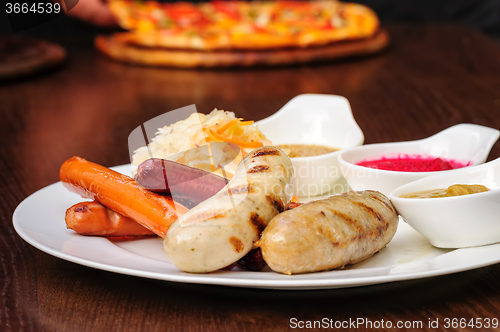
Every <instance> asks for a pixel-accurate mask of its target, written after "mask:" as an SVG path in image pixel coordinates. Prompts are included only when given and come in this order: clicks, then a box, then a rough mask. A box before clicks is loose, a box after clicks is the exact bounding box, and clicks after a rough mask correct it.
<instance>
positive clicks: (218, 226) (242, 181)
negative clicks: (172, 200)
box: [164, 147, 293, 273]
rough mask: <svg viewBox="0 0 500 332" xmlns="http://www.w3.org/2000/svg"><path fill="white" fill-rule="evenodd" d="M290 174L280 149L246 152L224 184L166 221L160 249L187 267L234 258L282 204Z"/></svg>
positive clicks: (288, 194) (204, 268)
mask: <svg viewBox="0 0 500 332" xmlns="http://www.w3.org/2000/svg"><path fill="white" fill-rule="evenodd" d="M292 174H293V169H292V164H291V161H290V158H288V156H287V155H286V154H285V153H283V152H282V151H281V150H279V149H277V148H275V147H262V148H259V149H256V150H254V151H252V152H250V153H249V154H248V155H247V156H246V157H245V159H244V160H243V161H242V162H241V163H240V165H239V166H238V169H237V171H236V174H235V175H234V177H233V178H232V179H231V181H230V182H229V183H228V185H227V186H226V187H224V188H223V189H222V190H221V191H220V192H219V193H217V194H216V195H215V196H213V197H212V198H209V199H208V200H206V201H204V202H202V203H200V204H199V205H198V206H196V207H194V208H193V209H191V210H189V211H188V212H187V213H186V214H184V215H182V216H181V217H179V219H178V220H177V221H176V222H175V223H173V224H172V226H171V227H170V229H169V231H168V233H167V236H166V237H165V240H164V251H165V252H166V253H167V254H168V256H169V257H170V259H171V260H172V262H173V263H174V264H175V265H176V266H177V267H178V268H179V269H181V270H183V271H187V272H196V273H205V272H211V271H215V270H218V269H221V268H224V267H226V266H228V265H231V264H233V263H234V262H237V261H238V260H239V259H240V258H242V257H243V256H245V255H246V254H247V253H248V252H249V251H250V250H251V249H252V248H253V247H254V245H253V242H254V241H256V240H258V239H259V236H260V233H261V232H262V230H263V229H264V228H265V227H266V225H267V223H268V222H269V221H270V220H271V219H272V218H273V217H274V216H275V215H277V214H278V213H280V212H283V211H284V210H285V209H286V208H287V207H288V204H289V203H290V200H291V198H292V193H293V190H292V189H293V188H291V185H290V183H291V182H290V181H291V178H292Z"/></svg>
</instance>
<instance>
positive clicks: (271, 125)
mask: <svg viewBox="0 0 500 332" xmlns="http://www.w3.org/2000/svg"><path fill="white" fill-rule="evenodd" d="M257 126H258V128H259V129H260V131H261V132H262V133H263V134H264V135H266V137H267V138H268V139H269V140H271V141H272V142H273V145H282V144H313V145H323V146H327V147H332V148H336V149H340V150H342V149H347V148H352V147H355V146H359V145H361V144H363V141H364V136H363V132H362V131H361V129H360V128H359V126H358V124H357V123H356V121H355V120H354V117H353V116H352V111H351V107H350V105H349V102H348V101H347V99H346V98H344V97H341V96H333V95H321V94H303V95H299V96H297V97H295V98H293V99H292V100H290V101H289V102H288V103H287V104H286V105H285V106H283V107H282V108H281V109H280V110H279V111H278V112H276V113H275V114H273V115H271V116H270V117H268V118H265V119H263V120H261V121H258V122H257ZM340 150H339V151H335V152H332V153H328V154H324V155H320V156H314V157H302V158H292V164H293V166H294V169H295V180H294V195H295V196H299V197H304V196H315V195H321V194H323V193H326V192H332V191H334V190H335V185H336V184H337V182H338V180H339V179H341V178H342V173H341V171H340V168H339V165H338V156H339V154H340V152H341V151H340ZM338 185H341V184H338ZM342 189H343V190H342ZM346 190H347V188H341V190H335V191H346Z"/></svg>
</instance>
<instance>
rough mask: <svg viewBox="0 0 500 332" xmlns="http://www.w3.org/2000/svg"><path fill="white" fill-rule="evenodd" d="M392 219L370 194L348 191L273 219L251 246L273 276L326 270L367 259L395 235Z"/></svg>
mask: <svg viewBox="0 0 500 332" xmlns="http://www.w3.org/2000/svg"><path fill="white" fill-rule="evenodd" d="M397 225H398V215H397V213H396V210H395V209H394V207H393V206H392V204H391V202H390V200H389V199H388V198H387V197H385V196H384V195H382V194H381V193H379V192H376V191H369V190H368V191H364V192H349V193H344V194H339V195H335V196H331V197H329V198H326V199H323V200H319V201H314V202H311V203H308V204H304V205H301V206H299V207H297V208H295V209H293V210H289V211H286V212H284V213H281V214H280V215H278V216H276V217H274V218H273V220H272V221H271V222H270V223H269V225H268V226H267V228H266V229H265V230H264V232H263V233H262V237H261V239H260V241H258V242H257V246H260V248H261V249H262V256H263V257H264V260H265V261H266V263H267V264H268V265H269V267H271V269H273V270H274V271H276V272H281V273H284V274H296V273H306V272H316V271H323V270H331V269H335V268H338V267H343V266H345V265H348V264H354V263H357V262H360V261H362V260H365V259H367V258H368V257H371V256H372V255H373V254H375V253H376V252H378V251H379V250H381V249H382V248H384V247H385V246H386V245H387V243H389V241H390V240H391V239H392V237H393V236H394V234H395V233H396V229H397Z"/></svg>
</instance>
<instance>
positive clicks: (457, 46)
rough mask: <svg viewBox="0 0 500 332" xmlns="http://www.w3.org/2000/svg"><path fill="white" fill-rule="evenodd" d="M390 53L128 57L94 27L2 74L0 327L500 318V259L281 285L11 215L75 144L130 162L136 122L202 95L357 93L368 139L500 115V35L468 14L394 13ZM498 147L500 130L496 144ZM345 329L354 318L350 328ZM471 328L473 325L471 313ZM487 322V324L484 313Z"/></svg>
mask: <svg viewBox="0 0 500 332" xmlns="http://www.w3.org/2000/svg"><path fill="white" fill-rule="evenodd" d="M388 29H389V31H390V33H391V35H392V37H393V45H392V47H391V49H390V50H388V51H387V52H385V53H384V54H381V55H378V56H374V57H370V58H364V59H353V60H346V61H337V62H334V63H330V64H317V65H307V66H306V65H304V66H296V67H284V68H275V69H254V70H222V71H211V70H204V71H195V70H192V71H191V70H175V69H163V70H160V69H151V68H141V67H131V66H125V65H121V64H118V63H113V62H110V61H108V60H106V59H104V58H102V57H101V56H99V55H98V54H97V53H96V52H95V50H94V49H93V47H92V44H91V39H90V36H88V35H86V36H75V37H72V38H67V39H64V38H60V37H58V36H56V35H49V36H46V37H47V39H52V40H56V41H57V40H59V41H61V42H62V43H63V44H64V45H65V46H66V47H67V48H68V51H69V57H70V59H69V62H68V63H67V64H66V66H65V67H64V68H62V69H60V70H58V71H56V72H54V73H51V74H47V75H41V76H38V77H36V78H32V79H30V80H23V81H18V82H11V83H8V84H3V85H1V86H0V112H1V119H2V121H1V123H0V128H1V129H0V141H1V149H0V158H1V163H0V170H1V173H2V175H3V176H2V177H0V183H1V188H2V191H1V200H0V209H1V225H2V230H3V231H2V232H1V233H0V330H2V331H19V330H26V331H42V330H43V331H55V330H57V331H80V330H87V331H101V330H109V329H114V330H120V331H138V330H144V331H149V330H169V331H218V330H223V331H284V330H288V329H289V328H290V326H291V325H290V320H291V318H297V319H298V320H321V319H322V318H324V317H327V318H331V319H335V320H349V319H352V320H355V319H357V318H365V319H369V320H371V321H380V320H382V319H383V320H384V321H388V320H390V321H392V322H394V324H395V323H396V322H397V321H422V322H423V326H424V328H427V326H428V321H429V319H430V320H432V321H434V320H436V319H439V321H440V327H439V329H431V330H432V331H437V330H445V329H444V325H443V322H444V319H445V318H450V319H452V318H457V319H460V318H467V319H470V318H483V319H484V318H490V319H492V318H500V278H499V276H500V265H498V264H497V265H493V266H489V267H485V268H480V269H476V270H472V271H468V272H462V273H456V274H452V275H448V276H440V277H434V278H428V279H422V280H413V281H405V282H395V283H390V284H383V285H375V286H368V287H358V288H350V289H337V290H320V291H274V290H253V289H244V288H230V287H223V286H207V285H194V284H180V283H172V282H163V281H156V280H149V279H143V278H138V277H132V276H127V275H120V274H115V273H111V272H105V271H100V270H96V269H92V268H88V267H85V266H81V265H77V264H73V263H69V262H66V261H64V260H61V259H58V258H55V257H52V256H50V255H48V254H45V253H43V252H41V251H39V250H37V249H35V248H33V247H32V246H30V245H29V244H27V243H26V242H24V241H23V240H22V239H21V238H20V237H19V236H18V235H17V234H16V233H15V231H14V229H13V227H12V213H13V211H14V209H15V207H16V206H17V205H18V204H19V203H20V202H21V200H23V199H24V198H26V197H27V196H28V195H30V194H32V193H33V192H35V191H37V190H39V189H41V188H43V187H44V186H47V185H49V184H51V183H53V182H56V181H58V169H59V166H60V165H61V163H62V162H63V161H64V160H65V159H67V158H68V157H71V156H73V155H79V156H82V157H84V158H86V159H89V160H92V161H94V162H97V163H100V164H103V165H107V166H112V165H118V164H124V163H128V162H129V159H128V150H127V137H128V134H129V133H130V132H131V130H132V129H134V128H135V127H136V126H138V125H139V124H141V123H142V122H144V121H146V120H148V119H150V118H152V117H154V116H156V115H159V114H162V113H164V112H167V111H170V110H173V109H176V108H179V107H182V106H186V105H189V104H193V103H194V104H196V106H197V107H198V111H200V112H205V113H206V112H209V111H211V110H212V109H213V108H214V107H217V108H220V109H224V110H231V111H234V112H236V113H237V114H238V116H241V117H243V118H246V119H255V120H258V119H261V118H264V117H266V116H269V115H270V114H272V113H273V112H275V111H276V110H278V109H279V108H280V107H281V106H283V105H284V104H285V103H286V102H287V101H288V100H290V99H291V98H292V97H294V96H295V95H297V94H301V93H327V94H337V95H342V96H345V97H347V98H348V99H349V101H350V103H351V106H352V110H353V113H354V116H355V118H356V120H357V122H358V124H359V125H360V127H361V128H362V130H363V132H364V134H365V137H366V141H365V142H366V143H377V142H390V141H401V140H413V139H419V138H424V137H427V136H429V135H432V134H434V133H436V132H438V131H440V130H442V129H444V128H446V127H449V126H451V125H454V124H457V123H462V122H469V123H476V124H481V125H486V126H490V127H494V128H497V129H500V45H499V44H498V42H495V41H493V40H490V39H488V38H487V37H484V36H482V35H481V34H479V33H478V32H476V31H474V30H471V29H469V28H467V27H464V26H461V25H454V24H450V25H411V24H404V25H392V26H388ZM498 157H500V143H497V144H496V145H495V146H494V147H493V150H492V151H491V154H490V158H489V160H492V159H495V158H498ZM349 330H355V329H354V328H350V329H349ZM465 330H467V329H465ZM476 330H480V329H476Z"/></svg>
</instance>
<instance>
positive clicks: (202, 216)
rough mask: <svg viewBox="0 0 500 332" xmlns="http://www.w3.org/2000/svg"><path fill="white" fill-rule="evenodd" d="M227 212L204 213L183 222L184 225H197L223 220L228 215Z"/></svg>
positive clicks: (213, 211)
mask: <svg viewBox="0 0 500 332" xmlns="http://www.w3.org/2000/svg"><path fill="white" fill-rule="evenodd" d="M226 212H227V211H226V210H212V211H202V212H200V213H197V214H194V215H192V216H190V217H189V218H188V219H185V220H183V221H182V225H190V224H196V223H199V222H203V221H205V220H208V219H213V218H222V217H224V216H225V215H226Z"/></svg>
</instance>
